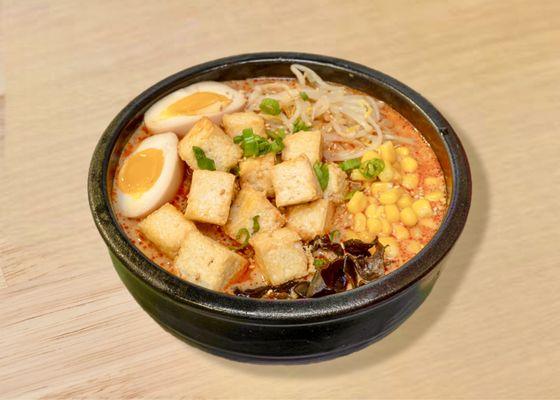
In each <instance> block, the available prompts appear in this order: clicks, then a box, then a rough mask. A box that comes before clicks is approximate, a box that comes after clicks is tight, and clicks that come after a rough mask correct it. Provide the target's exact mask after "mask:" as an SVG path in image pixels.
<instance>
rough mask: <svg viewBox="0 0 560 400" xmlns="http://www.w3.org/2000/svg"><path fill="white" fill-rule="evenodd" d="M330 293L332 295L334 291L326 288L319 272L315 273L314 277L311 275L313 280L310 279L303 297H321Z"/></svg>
mask: <svg viewBox="0 0 560 400" xmlns="http://www.w3.org/2000/svg"><path fill="white" fill-rule="evenodd" d="M331 293H334V291H332V290H331V289H329V288H328V287H327V284H326V283H325V281H324V280H323V277H322V276H321V272H320V271H316V272H315V275H313V279H311V282H309V286H308V287H307V292H306V293H305V297H321V296H326V295H328V294H331Z"/></svg>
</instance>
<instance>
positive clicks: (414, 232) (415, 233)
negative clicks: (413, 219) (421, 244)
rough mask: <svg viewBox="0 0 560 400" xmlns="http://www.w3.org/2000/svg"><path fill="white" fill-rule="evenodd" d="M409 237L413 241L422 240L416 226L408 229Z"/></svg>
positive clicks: (420, 231)
mask: <svg viewBox="0 0 560 400" xmlns="http://www.w3.org/2000/svg"><path fill="white" fill-rule="evenodd" d="M410 235H411V236H412V237H413V238H414V239H421V238H422V230H421V229H420V228H419V227H417V226H415V227H414V228H410Z"/></svg>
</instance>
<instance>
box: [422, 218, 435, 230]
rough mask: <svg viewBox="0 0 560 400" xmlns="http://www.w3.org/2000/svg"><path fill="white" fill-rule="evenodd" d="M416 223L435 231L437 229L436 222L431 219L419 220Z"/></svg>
mask: <svg viewBox="0 0 560 400" xmlns="http://www.w3.org/2000/svg"><path fill="white" fill-rule="evenodd" d="M418 223H419V224H420V225H422V226H425V227H426V228H429V229H434V230H435V229H437V227H438V225H437V223H436V221H434V220H433V219H432V218H420V221H418Z"/></svg>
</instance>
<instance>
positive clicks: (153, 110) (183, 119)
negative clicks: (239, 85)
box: [144, 82, 245, 137]
mask: <svg viewBox="0 0 560 400" xmlns="http://www.w3.org/2000/svg"><path fill="white" fill-rule="evenodd" d="M244 104H245V96H244V95H243V93H241V92H239V91H237V90H235V89H233V88H231V87H229V86H227V85H225V84H223V83H219V82H199V83H195V84H194V85H190V86H187V87H185V88H182V89H179V90H177V91H175V92H173V93H171V94H168V95H167V96H165V97H164V98H162V99H161V100H158V101H157V102H156V103H155V104H154V105H152V106H151V107H150V108H149V109H148V111H146V113H145V114H144V123H145V124H146V127H147V128H148V130H149V131H150V132H152V133H161V132H175V133H176V134H177V135H178V136H179V137H183V136H184V135H185V134H186V133H187V132H188V131H189V130H190V129H191V128H192V126H193V125H194V124H195V123H196V122H197V121H198V120H199V119H200V118H202V117H207V118H209V119H211V120H212V121H213V122H214V123H219V122H220V121H221V119H222V116H223V115H224V114H229V113H232V112H236V111H239V110H240V109H241V108H242V107H243V105H244Z"/></svg>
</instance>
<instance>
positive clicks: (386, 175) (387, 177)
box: [377, 163, 395, 182]
mask: <svg viewBox="0 0 560 400" xmlns="http://www.w3.org/2000/svg"><path fill="white" fill-rule="evenodd" d="M394 176H395V170H394V169H393V167H392V166H391V164H389V163H385V168H383V171H381V172H380V173H379V175H378V176H377V177H378V178H379V180H380V181H381V182H391V181H392V180H393V177H394Z"/></svg>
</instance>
